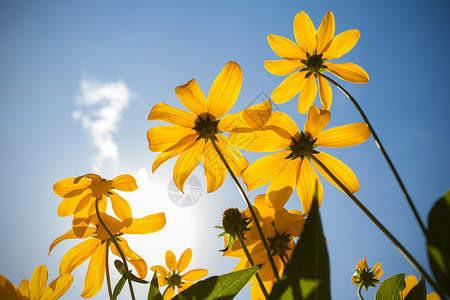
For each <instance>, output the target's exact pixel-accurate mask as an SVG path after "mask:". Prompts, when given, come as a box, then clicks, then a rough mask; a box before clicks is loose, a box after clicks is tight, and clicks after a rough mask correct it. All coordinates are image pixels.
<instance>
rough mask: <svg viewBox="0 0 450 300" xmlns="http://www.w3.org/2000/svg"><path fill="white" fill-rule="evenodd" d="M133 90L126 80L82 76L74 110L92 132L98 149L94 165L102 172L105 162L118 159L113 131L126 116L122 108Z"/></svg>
mask: <svg viewBox="0 0 450 300" xmlns="http://www.w3.org/2000/svg"><path fill="white" fill-rule="evenodd" d="M131 95H132V94H131V92H130V90H129V89H128V87H127V86H126V85H125V83H124V82H123V81H116V82H100V81H98V80H87V79H82V80H81V84H80V95H78V96H76V97H75V100H76V102H77V110H75V111H74V112H73V113H72V117H73V118H74V119H75V120H80V121H81V124H82V126H83V128H84V129H85V130H87V131H88V132H89V135H90V136H91V138H92V142H93V144H94V146H95V147H96V148H97V150H98V153H97V155H96V156H95V158H94V162H93V165H92V169H93V171H94V172H99V171H100V169H101V168H102V166H103V164H104V163H105V162H106V161H108V162H112V163H114V162H117V160H118V158H119V151H118V148H117V145H116V143H115V142H114V138H113V133H114V132H115V131H116V130H117V125H118V123H119V121H120V120H121V118H122V111H123V110H124V109H125V108H126V107H127V106H128V104H129V102H130V99H131Z"/></svg>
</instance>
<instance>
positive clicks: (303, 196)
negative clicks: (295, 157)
mask: <svg viewBox="0 0 450 300" xmlns="http://www.w3.org/2000/svg"><path fill="white" fill-rule="evenodd" d="M316 183H317V189H318V200H319V205H320V204H321V202H322V198H323V188H322V183H321V182H320V179H319V177H318V176H317V173H316V171H315V170H314V168H313V167H312V166H311V164H310V163H309V161H308V159H306V158H304V159H303V160H302V163H301V165H300V174H299V177H298V181H297V194H298V197H299V198H300V202H301V203H302V209H303V213H304V214H309V211H310V210H311V204H312V201H313V197H314V192H315V190H316Z"/></svg>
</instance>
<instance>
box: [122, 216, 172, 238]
mask: <svg viewBox="0 0 450 300" xmlns="http://www.w3.org/2000/svg"><path fill="white" fill-rule="evenodd" d="M165 225H166V215H165V214H164V213H163V212H160V213H156V214H151V215H148V216H146V217H144V218H138V219H133V223H132V224H131V226H130V227H128V228H123V229H122V230H121V232H123V233H127V234H147V233H153V232H157V231H160V230H161V229H163V228H164V226H165Z"/></svg>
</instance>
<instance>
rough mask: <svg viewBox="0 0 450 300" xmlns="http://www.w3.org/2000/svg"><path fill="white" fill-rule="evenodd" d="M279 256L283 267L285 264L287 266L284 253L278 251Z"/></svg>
mask: <svg viewBox="0 0 450 300" xmlns="http://www.w3.org/2000/svg"><path fill="white" fill-rule="evenodd" d="M279 256H280V258H281V262H282V263H283V265H284V267H285V268H286V266H287V264H288V263H287V261H286V259H285V257H284V255H283V254H282V253H280V254H279Z"/></svg>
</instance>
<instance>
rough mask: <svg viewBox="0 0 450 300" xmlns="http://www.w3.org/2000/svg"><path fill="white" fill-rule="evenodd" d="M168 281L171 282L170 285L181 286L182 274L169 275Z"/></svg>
mask: <svg viewBox="0 0 450 300" xmlns="http://www.w3.org/2000/svg"><path fill="white" fill-rule="evenodd" d="M167 282H168V283H169V286H176V287H180V285H181V276H180V275H178V274H177V273H174V274H172V275H169V277H168V278H167Z"/></svg>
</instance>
